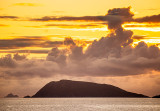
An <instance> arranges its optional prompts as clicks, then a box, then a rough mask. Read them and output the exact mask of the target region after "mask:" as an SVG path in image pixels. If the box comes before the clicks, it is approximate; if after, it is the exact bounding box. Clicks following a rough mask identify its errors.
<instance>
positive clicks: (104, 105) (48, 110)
mask: <svg viewBox="0 0 160 111" xmlns="http://www.w3.org/2000/svg"><path fill="white" fill-rule="evenodd" d="M0 111H160V99H152V98H4V99H0Z"/></svg>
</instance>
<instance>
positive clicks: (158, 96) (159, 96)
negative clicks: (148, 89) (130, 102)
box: [152, 95, 160, 98]
mask: <svg viewBox="0 0 160 111" xmlns="http://www.w3.org/2000/svg"><path fill="white" fill-rule="evenodd" d="M152 98H160V95H156V96H153V97H152Z"/></svg>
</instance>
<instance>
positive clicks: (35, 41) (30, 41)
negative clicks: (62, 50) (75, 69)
mask: <svg viewBox="0 0 160 111" xmlns="http://www.w3.org/2000/svg"><path fill="white" fill-rule="evenodd" d="M61 45H63V41H51V40H49V38H48V37H45V36H20V37H19V38H14V39H0V48H1V49H18V48H23V47H44V48H45V47H58V46H61Z"/></svg>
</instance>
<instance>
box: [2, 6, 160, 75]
mask: <svg viewBox="0 0 160 111" xmlns="http://www.w3.org/2000/svg"><path fill="white" fill-rule="evenodd" d="M106 16H108V17H109V18H110V19H108V20H107V22H108V24H109V25H108V27H109V29H111V33H110V34H108V36H107V37H102V38H101V39H99V40H95V41H93V42H92V43H91V44H90V45H89V46H88V48H87V49H86V50H84V48H83V46H79V45H78V44H76V42H74V40H73V39H72V38H66V39H65V40H64V42H63V44H64V45H67V46H69V48H68V47H67V49H63V50H62V49H59V48H52V50H51V51H50V52H49V53H48V55H47V57H46V60H29V59H28V60H25V59H20V60H19V61H18V60H16V59H14V58H11V57H7V59H9V60H10V61H12V62H13V61H14V62H13V63H15V64H17V65H16V68H14V69H13V68H12V67H10V65H8V64H9V63H10V62H8V61H6V60H5V59H4V58H1V59H2V60H1V61H0V64H1V66H3V67H4V66H5V67H7V66H8V68H9V70H8V69H7V70H6V69H3V72H4V73H6V74H8V75H9V76H15V77H19V76H20V77H23V76H25V77H27V76H28V77H30V76H31V77H32V76H40V77H51V76H53V75H58V74H59V75H68V76H95V77H100V76H101V77H107V76H129V75H140V74H146V73H152V71H157V72H160V49H159V48H158V47H156V46H148V45H147V44H146V43H144V42H139V43H138V45H137V46H136V47H132V42H133V39H132V38H133V37H132V36H133V32H132V31H130V30H125V29H123V28H122V26H121V25H122V24H123V21H125V19H126V18H131V19H132V17H133V14H132V13H131V12H130V8H122V9H120V8H118V9H111V10H109V11H108V14H107V15H106ZM122 16H123V17H122ZM111 18H112V19H111ZM18 58H21V57H18ZM12 62H11V63H12ZM11 66H12V65H11Z"/></svg>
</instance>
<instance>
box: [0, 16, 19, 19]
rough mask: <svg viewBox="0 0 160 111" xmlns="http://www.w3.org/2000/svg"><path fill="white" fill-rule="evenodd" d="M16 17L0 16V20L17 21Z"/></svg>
mask: <svg viewBox="0 0 160 111" xmlns="http://www.w3.org/2000/svg"><path fill="white" fill-rule="evenodd" d="M18 18H19V17H17V16H0V19H18Z"/></svg>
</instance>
